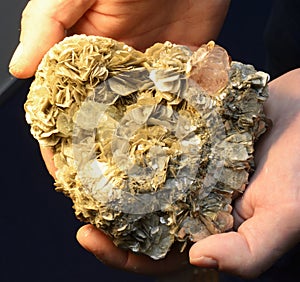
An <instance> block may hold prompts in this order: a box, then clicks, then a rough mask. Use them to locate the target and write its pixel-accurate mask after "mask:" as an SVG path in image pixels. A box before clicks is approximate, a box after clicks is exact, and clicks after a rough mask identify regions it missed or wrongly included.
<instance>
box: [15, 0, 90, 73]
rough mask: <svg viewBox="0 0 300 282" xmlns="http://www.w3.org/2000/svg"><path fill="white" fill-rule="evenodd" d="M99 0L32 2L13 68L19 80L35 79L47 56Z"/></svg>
mask: <svg viewBox="0 0 300 282" xmlns="http://www.w3.org/2000/svg"><path fill="white" fill-rule="evenodd" d="M94 2H95V0H65V1H61V0H51V1H44V0H31V1H29V2H28V4H27V6H26V8H25V9H24V11H23V14H22V22H21V36H20V44H19V45H18V47H17V49H16V51H15V53H14V55H13V57H12V59H11V62H10V65H9V70H10V73H11V74H12V75H14V76H16V77H18V78H28V77H30V76H32V75H34V73H35V71H36V69H37V66H38V64H39V63H40V61H41V59H42V57H43V56H44V54H45V53H46V52H47V51H48V50H49V49H50V48H51V47H52V46H53V45H54V44H55V43H57V42H59V41H61V40H62V39H63V38H64V37H65V31H66V30H67V29H69V28H70V27H71V26H73V25H74V24H75V23H76V22H77V21H78V19H80V18H81V17H82V15H83V14H84V13H85V12H86V11H87V10H88V9H89V8H90V7H91V6H92V5H93V4H94Z"/></svg>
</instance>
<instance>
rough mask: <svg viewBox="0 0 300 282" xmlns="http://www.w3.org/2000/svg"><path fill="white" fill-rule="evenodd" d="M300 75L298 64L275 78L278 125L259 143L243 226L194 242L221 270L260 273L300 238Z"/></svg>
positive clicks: (243, 201)
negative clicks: (292, 70)
mask: <svg viewBox="0 0 300 282" xmlns="http://www.w3.org/2000/svg"><path fill="white" fill-rule="evenodd" d="M299 77H300V70H297V71H294V72H290V73H288V74H286V75H284V76H282V77H280V78H278V79H276V80H275V81H273V82H271V83H270V93H271V94H270V98H269V100H268V102H267V104H266V113H267V115H268V116H269V117H270V118H271V119H272V120H273V128H272V129H271V131H270V132H269V133H268V134H267V135H266V136H264V138H263V139H262V140H261V141H260V143H259V144H258V146H257V154H256V162H257V170H256V172H255V174H254V175H253V177H252V178H251V181H250V183H249V185H248V188H247V189H246V192H245V194H244V196H243V197H242V198H239V199H238V200H237V201H236V203H235V205H234V217H235V227H236V229H237V232H229V233H224V234H218V235H215V236H210V237H208V238H206V239H204V240H202V241H199V242H198V243H196V244H195V245H193V246H192V248H191V250H190V257H191V262H192V263H193V264H195V265H198V266H202V265H203V264H202V263H201V261H199V260H198V261H197V257H201V256H208V257H212V258H214V259H215V260H217V261H218V262H219V268H220V269H221V270H224V271H229V272H232V273H235V274H239V275H241V276H246V277H255V276H257V275H259V274H260V273H261V272H263V271H264V270H266V269H267V268H268V267H270V266H271V265H272V264H273V263H274V262H275V261H276V260H277V259H278V258H279V257H280V256H282V255H283V254H284V253H285V252H286V251H287V250H288V249H289V248H291V246H293V245H295V244H296V243H297V242H299V239H300V232H299V230H300V213H299V208H300V205H299V200H300V199H299V198H300V196H299V195H300V194H299V191H300V186H299V181H298V179H299V167H300V159H299V155H298V152H299V147H300V132H299V124H300V104H299ZM229 254H230V255H229ZM241 262H243V263H242V264H241Z"/></svg>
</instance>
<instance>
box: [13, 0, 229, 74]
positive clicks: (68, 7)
mask: <svg viewBox="0 0 300 282" xmlns="http://www.w3.org/2000/svg"><path fill="white" fill-rule="evenodd" d="M229 3H230V0H211V1H207V0H197V1H187V0H163V1H162V0H140V1H134V0H129V1H128V0H105V1H104V0H51V1H47V0H31V1H29V3H28V5H27V6H26V8H25V10H24V12H23V15H22V23H21V35H20V44H19V46H18V48H17V50H16V51H15V54H14V56H13V58H12V60H11V63H10V72H11V74H12V75H14V76H16V77H18V78H27V77H30V76H32V75H34V73H35V71H36V69H37V66H38V64H39V63H40V61H41V59H42V57H43V55H44V54H45V53H46V52H47V51H48V50H49V49H50V48H51V47H52V46H53V45H54V44H55V43H57V42H59V41H61V40H62V39H63V38H64V37H65V36H66V35H72V34H75V33H77V34H87V35H99V36H106V37H111V38H113V39H116V40H119V41H123V42H125V43H126V44H128V45H131V46H133V47H135V48H136V49H139V50H141V51H143V50H144V49H146V48H147V47H149V46H151V45H152V44H153V43H155V42H164V41H166V40H169V41H172V42H173V43H177V44H183V45H187V46H189V47H191V48H193V47H194V48H197V47H199V46H200V45H201V44H202V43H206V42H207V41H209V40H211V39H215V38H216V36H217V34H218V33H219V30H220V28H221V26H222V23H223V20H224V18H225V15H226V13H227V9H228V6H229Z"/></svg>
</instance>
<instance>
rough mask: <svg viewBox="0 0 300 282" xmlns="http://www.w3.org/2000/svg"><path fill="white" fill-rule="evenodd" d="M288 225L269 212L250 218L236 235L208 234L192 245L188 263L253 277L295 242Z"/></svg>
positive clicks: (233, 233)
mask: <svg viewBox="0 0 300 282" xmlns="http://www.w3.org/2000/svg"><path fill="white" fill-rule="evenodd" d="M289 222H291V221H290V220H289V221H287V220H286V219H283V218H280V216H278V217H276V214H275V215H274V214H273V215H272V214H271V212H270V213H268V212H266V211H265V212H263V213H262V214H261V215H260V214H258V215H254V216H253V217H252V218H250V219H248V220H246V221H245V222H244V223H243V224H242V225H241V226H240V227H239V229H238V232H234V231H232V232H228V233H222V234H217V235H212V236H209V237H207V238H205V239H203V240H201V241H199V242H197V243H195V244H194V245H193V246H192V247H191V249H190V263H191V264H193V265H196V266H199V267H208V268H218V269H219V270H221V271H225V272H229V273H232V274H234V275H238V276H241V277H244V278H255V277H257V276H259V275H260V274H261V273H262V272H264V271H265V270H266V269H268V268H269V267H270V266H271V265H272V264H273V263H274V262H275V261H276V260H277V259H278V258H279V257H280V256H282V255H283V254H284V253H285V252H286V251H287V250H288V249H289V248H290V247H291V245H292V244H294V243H296V241H297V236H296V233H297V232H296V233H295V232H293V231H295V228H293V227H292V226H289Z"/></svg>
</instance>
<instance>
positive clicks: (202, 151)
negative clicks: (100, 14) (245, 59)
mask: <svg viewBox="0 0 300 282" xmlns="http://www.w3.org/2000/svg"><path fill="white" fill-rule="evenodd" d="M267 81H268V75H267V74H265V73H263V72H257V71H256V70H255V69H254V68H253V67H252V66H251V65H244V64H242V63H238V62H231V61H230V59H229V56H228V55H227V53H226V51H225V50H224V49H223V48H221V47H220V46H217V45H215V43H214V42H209V43H208V44H206V45H203V46H202V47H200V48H199V49H198V50H197V51H195V52H192V51H191V50H190V49H189V48H187V47H185V46H179V45H175V44H172V43H170V42H165V43H164V44H162V43H157V44H155V45H153V46H152V47H150V48H149V49H148V50H146V52H145V53H141V52H139V51H136V50H134V49H133V48H131V47H129V46H127V45H125V44H123V43H121V42H117V41H115V40H112V39H109V38H103V37H96V36H84V35H75V36H72V37H68V38H66V39H65V40H63V41H62V42H61V43H59V44H57V45H55V46H54V47H53V48H52V49H51V50H50V51H49V52H48V54H46V56H45V57H44V59H43V61H42V62H41V64H40V66H39V69H38V71H37V73H36V78H35V80H34V82H33V83H32V86H31V89H30V93H29V95H28V99H27V101H26V104H25V110H26V119H27V121H28V123H29V124H30V125H31V132H32V134H33V136H34V137H35V138H36V139H37V140H38V141H39V143H40V144H41V145H42V146H49V147H52V148H53V152H54V162H55V166H56V167H57V172H56V180H55V181H56V187H57V190H58V191H62V192H63V193H65V194H66V195H67V196H69V197H70V198H71V199H72V200H73V202H74V209H75V213H76V216H77V217H78V218H79V219H81V220H83V221H86V222H90V223H92V224H94V225H95V226H97V227H98V228H100V229H101V230H103V231H105V232H106V233H107V234H109V235H110V236H111V237H112V240H113V241H114V242H115V244H116V245H118V246H120V247H124V248H128V249H130V250H132V251H134V252H139V253H144V254H147V255H149V256H150V257H152V258H154V259H160V258H163V257H165V255H166V254H167V253H168V251H169V250H170V247H171V246H172V245H173V243H174V242H179V243H181V244H182V249H184V247H185V246H186V244H187V243H188V242H189V241H197V240H200V239H201V238H204V237H206V236H209V235H210V234H215V233H220V232H225V231H227V230H229V229H231V228H232V225H233V219H232V215H231V210H232V207H231V202H232V200H233V199H234V197H236V196H238V195H239V194H241V193H242V192H243V191H244V189H245V186H246V184H247V181H248V176H249V173H251V172H252V171H253V170H254V162H253V151H254V149H253V146H254V143H255V141H256V140H257V139H258V137H259V136H260V135H261V134H262V133H263V132H264V131H265V130H266V127H267V124H268V120H267V118H266V117H265V115H264V113H263V103H264V101H265V100H266V99H267V96H268V94H267Z"/></svg>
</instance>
